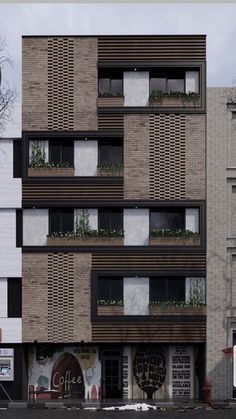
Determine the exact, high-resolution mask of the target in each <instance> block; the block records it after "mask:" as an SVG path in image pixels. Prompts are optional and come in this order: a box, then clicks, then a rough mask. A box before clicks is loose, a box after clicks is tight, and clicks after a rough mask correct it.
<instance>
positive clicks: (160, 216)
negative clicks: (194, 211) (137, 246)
mask: <svg viewBox="0 0 236 419" xmlns="http://www.w3.org/2000/svg"><path fill="white" fill-rule="evenodd" d="M150 216H151V220H150V221H151V223H150V225H151V230H154V229H170V230H175V229H181V230H184V229H185V210H184V209H178V210H172V209H161V210H155V211H151V214H150Z"/></svg>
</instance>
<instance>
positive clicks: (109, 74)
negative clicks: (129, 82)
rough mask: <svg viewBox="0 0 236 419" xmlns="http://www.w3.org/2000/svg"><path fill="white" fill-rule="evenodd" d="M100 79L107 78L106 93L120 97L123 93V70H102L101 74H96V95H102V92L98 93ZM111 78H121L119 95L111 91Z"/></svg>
mask: <svg viewBox="0 0 236 419" xmlns="http://www.w3.org/2000/svg"><path fill="white" fill-rule="evenodd" d="M101 79H108V80H109V91H108V92H106V93H107V94H108V95H111V96H113V97H120V96H123V95H124V73H123V71H118V72H117V73H115V72H114V73H112V72H108V71H107V72H104V73H103V72H102V74H98V97H103V96H104V93H100V80H101ZM112 80H121V90H122V92H121V93H120V94H119V95H114V94H113V93H112Z"/></svg>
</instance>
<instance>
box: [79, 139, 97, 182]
mask: <svg viewBox="0 0 236 419" xmlns="http://www.w3.org/2000/svg"><path fill="white" fill-rule="evenodd" d="M74 144H75V145H74V147H75V155H74V156H75V157H74V161H75V176H96V175H97V165H98V142H97V141H94V140H91V141H90V140H89V141H86V140H80V141H75V143H74Z"/></svg>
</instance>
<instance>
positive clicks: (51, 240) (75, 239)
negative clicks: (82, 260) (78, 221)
mask: <svg viewBox="0 0 236 419" xmlns="http://www.w3.org/2000/svg"><path fill="white" fill-rule="evenodd" d="M66 234H67V233H65V236H63V235H61V236H60V235H55V236H49V235H48V236H47V245H48V246H63V247H64V246H123V244H124V239H123V237H122V236H117V235H113V236H108V235H105V234H104V235H99V232H97V231H96V234H95V235H94V236H84V237H79V236H76V235H74V234H73V233H68V236H66Z"/></svg>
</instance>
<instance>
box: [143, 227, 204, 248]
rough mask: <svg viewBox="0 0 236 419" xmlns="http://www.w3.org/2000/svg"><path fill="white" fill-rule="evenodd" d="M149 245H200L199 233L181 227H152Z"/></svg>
mask: <svg viewBox="0 0 236 419" xmlns="http://www.w3.org/2000/svg"><path fill="white" fill-rule="evenodd" d="M149 244H150V246H200V235H199V233H193V232H192V231H190V230H182V229H173V230H171V229H154V230H152V231H151V232H150V240H149Z"/></svg>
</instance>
